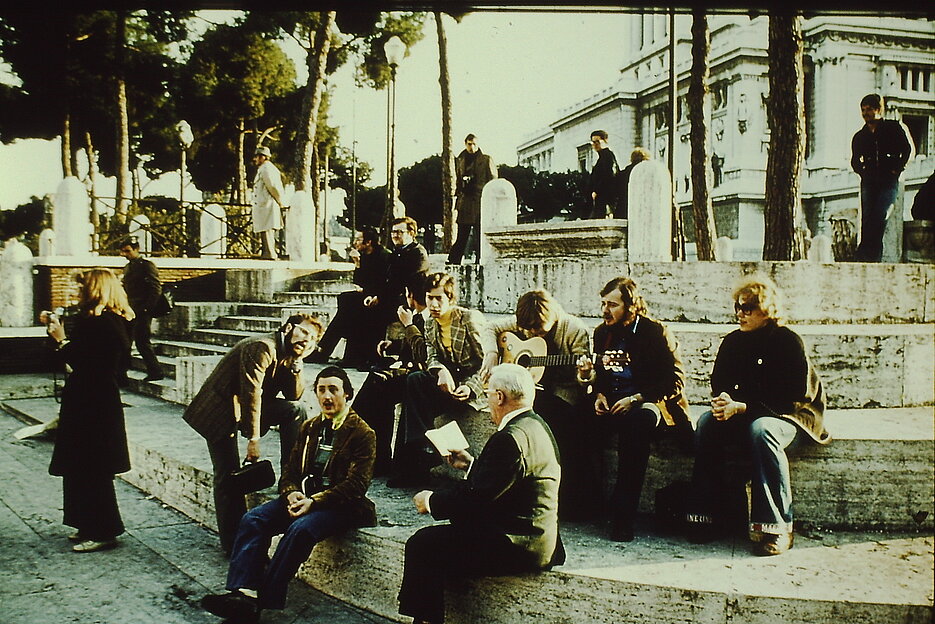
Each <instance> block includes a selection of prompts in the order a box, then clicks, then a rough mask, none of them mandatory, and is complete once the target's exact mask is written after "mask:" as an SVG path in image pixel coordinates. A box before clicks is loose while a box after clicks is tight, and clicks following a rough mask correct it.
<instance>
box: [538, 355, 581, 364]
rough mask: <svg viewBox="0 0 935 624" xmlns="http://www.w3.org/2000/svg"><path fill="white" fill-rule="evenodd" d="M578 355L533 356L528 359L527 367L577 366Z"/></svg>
mask: <svg viewBox="0 0 935 624" xmlns="http://www.w3.org/2000/svg"><path fill="white" fill-rule="evenodd" d="M580 357H581V356H580V355H561V354H555V355H533V356H530V357H529V361H528V362H527V363H526V365H527V366H569V365H571V364H577V363H578V358H580Z"/></svg>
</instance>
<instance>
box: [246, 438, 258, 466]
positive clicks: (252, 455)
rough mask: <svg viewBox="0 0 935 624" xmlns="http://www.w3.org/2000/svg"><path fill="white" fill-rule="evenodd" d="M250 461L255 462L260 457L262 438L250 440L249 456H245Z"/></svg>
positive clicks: (248, 443)
mask: <svg viewBox="0 0 935 624" xmlns="http://www.w3.org/2000/svg"><path fill="white" fill-rule="evenodd" d="M245 459H246V460H247V461H248V462H255V461H256V460H258V459H260V439H259V438H257V439H255V440H249V441H248V442H247V456H246V458H245Z"/></svg>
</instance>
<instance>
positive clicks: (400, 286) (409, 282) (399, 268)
mask: <svg viewBox="0 0 935 624" xmlns="http://www.w3.org/2000/svg"><path fill="white" fill-rule="evenodd" d="M428 271H429V254H428V252H427V251H425V247H423V246H422V245H420V244H419V243H417V242H415V241H413V242H411V243H409V244H408V245H406V246H404V247H399V248H396V249H394V250H393V252H392V253H391V254H390V259H389V262H388V263H387V267H386V279H385V280H384V282H383V286H382V288H381V289H380V291H379V292H378V293H377V294H378V296H379V298H380V306H381V307H383V308H384V309H385V310H386V311H387V314H393V315H395V313H396V308H398V307H399V306H400V305H402V304H404V303H406V297H405V290H406V288H407V287H408V288H410V289H413V288H415V286H416V284H418V282H419V281H420V280H424V279H425V276H426V274H428Z"/></svg>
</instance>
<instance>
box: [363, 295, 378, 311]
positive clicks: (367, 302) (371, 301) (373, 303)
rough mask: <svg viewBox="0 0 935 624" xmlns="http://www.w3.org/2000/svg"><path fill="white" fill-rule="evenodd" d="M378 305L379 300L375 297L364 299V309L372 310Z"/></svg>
mask: <svg viewBox="0 0 935 624" xmlns="http://www.w3.org/2000/svg"><path fill="white" fill-rule="evenodd" d="M379 303H380V298H379V297H377V296H376V295H367V296H366V297H364V307H366V308H372V307H374V306H376V305H379Z"/></svg>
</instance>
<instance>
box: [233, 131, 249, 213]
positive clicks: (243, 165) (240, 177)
mask: <svg viewBox="0 0 935 624" xmlns="http://www.w3.org/2000/svg"><path fill="white" fill-rule="evenodd" d="M245 135H246V131H245V130H244V121H243V119H239V120H238V121H237V180H236V182H235V183H234V193H235V196H234V198H233V203H235V204H242V203H244V202H245V201H246V199H247V161H246V154H244V136H245Z"/></svg>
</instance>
